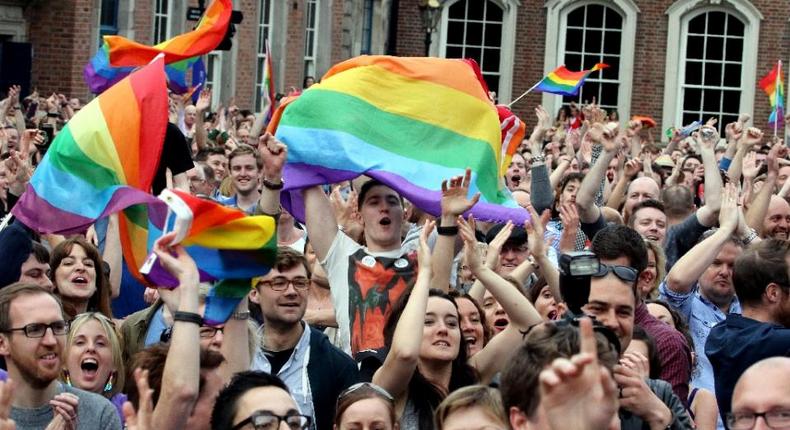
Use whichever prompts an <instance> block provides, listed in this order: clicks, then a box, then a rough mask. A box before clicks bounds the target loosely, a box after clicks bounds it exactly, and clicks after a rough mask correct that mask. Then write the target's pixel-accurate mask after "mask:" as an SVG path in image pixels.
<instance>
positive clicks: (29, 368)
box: [9, 349, 62, 390]
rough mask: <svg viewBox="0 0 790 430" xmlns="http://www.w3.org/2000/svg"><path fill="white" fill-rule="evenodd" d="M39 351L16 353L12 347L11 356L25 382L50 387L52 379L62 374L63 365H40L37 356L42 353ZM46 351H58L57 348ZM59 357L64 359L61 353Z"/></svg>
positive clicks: (32, 385)
mask: <svg viewBox="0 0 790 430" xmlns="http://www.w3.org/2000/svg"><path fill="white" fill-rule="evenodd" d="M38 352H39V351H36V354H35V355H33V356H30V355H27V356H22V354H19V353H16V352H14V350H13V349H12V350H11V356H10V357H9V358H10V361H12V362H13V363H14V365H15V366H16V368H17V370H18V371H19V375H20V376H21V377H22V380H23V381H25V383H26V384H27V385H29V386H30V387H33V388H35V389H38V390H41V389H44V388H46V387H48V386H49V384H51V383H52V381H54V380H56V379H58V377H59V376H60V369H61V366H57V367H55V368H53V369H47V368H44V367H40V366H39V365H38V363H37V362H36V361H37V358H36V356H38V355H40V354H39V353H38ZM46 352H56V353H57V351H56V350H47V351H46ZM58 357H59V358H61V361H62V357H60V354H59V353H58Z"/></svg>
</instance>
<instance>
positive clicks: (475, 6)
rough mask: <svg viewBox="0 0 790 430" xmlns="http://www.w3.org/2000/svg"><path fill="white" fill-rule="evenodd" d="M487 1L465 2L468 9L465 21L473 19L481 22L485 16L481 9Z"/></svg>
mask: <svg viewBox="0 0 790 430" xmlns="http://www.w3.org/2000/svg"><path fill="white" fill-rule="evenodd" d="M486 3H488V2H487V1H479V0H478V1H468V0H467V2H466V7H467V8H469V9H468V11H467V15H466V17H467V19H475V20H478V21H482V20H483V17H484V16H485V14H484V13H483V12H484V11H483V9H484V8H485V6H486Z"/></svg>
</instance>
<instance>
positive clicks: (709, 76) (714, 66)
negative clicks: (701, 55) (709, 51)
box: [703, 63, 721, 87]
mask: <svg viewBox="0 0 790 430" xmlns="http://www.w3.org/2000/svg"><path fill="white" fill-rule="evenodd" d="M703 83H704V84H705V85H706V86H715V87H718V86H719V85H721V64H719V63H706V64H705V81H704V82H703Z"/></svg>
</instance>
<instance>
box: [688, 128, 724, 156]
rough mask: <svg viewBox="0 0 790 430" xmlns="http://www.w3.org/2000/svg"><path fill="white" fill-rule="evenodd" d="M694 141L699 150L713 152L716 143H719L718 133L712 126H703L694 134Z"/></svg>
mask: <svg viewBox="0 0 790 430" xmlns="http://www.w3.org/2000/svg"><path fill="white" fill-rule="evenodd" d="M694 141H695V142H696V144H697V145H698V146H699V148H700V149H702V150H710V151H713V149H714V147H715V146H716V142H718V141H719V132H718V131H716V129H715V128H713V127H712V126H709V125H704V126H703V127H702V128H700V129H699V131H698V132H696V133H694Z"/></svg>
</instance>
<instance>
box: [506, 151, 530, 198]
mask: <svg viewBox="0 0 790 430" xmlns="http://www.w3.org/2000/svg"><path fill="white" fill-rule="evenodd" d="M526 178H527V165H526V162H525V161H524V157H523V156H522V155H521V154H519V153H515V154H513V159H512V160H511V161H510V166H508V168H507V173H506V174H505V179H506V180H507V186H508V188H510V189H511V190H513V189H516V188H518V186H519V184H520V183H521V182H523V181H524V180H526Z"/></svg>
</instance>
